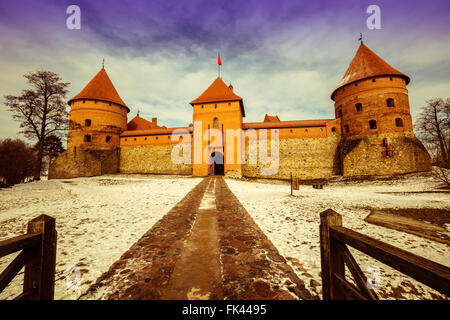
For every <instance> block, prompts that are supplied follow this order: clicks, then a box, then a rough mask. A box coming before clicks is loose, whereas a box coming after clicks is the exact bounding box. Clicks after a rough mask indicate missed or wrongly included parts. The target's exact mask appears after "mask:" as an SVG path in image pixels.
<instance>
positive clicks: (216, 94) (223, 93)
mask: <svg viewBox="0 0 450 320" xmlns="http://www.w3.org/2000/svg"><path fill="white" fill-rule="evenodd" d="M226 101H239V103H240V106H241V110H242V116H244V117H245V110H244V104H243V102H242V98H241V97H239V96H238V95H236V94H235V93H234V92H233V90H232V89H231V88H230V87H229V86H227V85H226V84H225V82H223V81H222V79H221V78H217V79H216V80H214V82H213V83H212V84H211V85H210V86H209V87H208V89H206V90H205V91H204V92H203V93H202V94H201V95H200V97H198V98H197V99H195V100H192V101H191V102H190V104H191V105H194V104H201V103H211V102H226Z"/></svg>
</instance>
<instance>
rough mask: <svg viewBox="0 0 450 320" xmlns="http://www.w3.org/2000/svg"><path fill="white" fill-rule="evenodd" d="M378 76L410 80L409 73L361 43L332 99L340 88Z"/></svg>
mask: <svg viewBox="0 0 450 320" xmlns="http://www.w3.org/2000/svg"><path fill="white" fill-rule="evenodd" d="M376 76H401V77H403V78H404V79H405V81H406V84H408V83H409V81H410V79H409V77H408V76H407V75H405V74H403V73H401V72H400V71H398V70H397V69H394V68H393V67H392V66H390V65H389V64H388V63H387V62H386V61H384V60H383V59H381V58H380V57H379V56H378V55H377V54H376V53H375V52H373V51H372V50H370V49H369V48H368V47H367V46H366V45H364V44H362V43H361V45H360V46H359V49H358V51H357V52H356V55H355V57H354V58H353V60H352V61H351V62H350V65H349V67H348V69H347V71H346V72H345V74H344V77H343V78H342V80H341V82H340V83H339V84H338V86H337V87H336V89H334V91H333V93H332V94H331V99H332V100H334V94H335V93H336V91H337V90H338V89H339V88H341V87H343V86H345V85H347V84H349V83H352V82H355V81H358V80H362V79H366V78H371V77H376Z"/></svg>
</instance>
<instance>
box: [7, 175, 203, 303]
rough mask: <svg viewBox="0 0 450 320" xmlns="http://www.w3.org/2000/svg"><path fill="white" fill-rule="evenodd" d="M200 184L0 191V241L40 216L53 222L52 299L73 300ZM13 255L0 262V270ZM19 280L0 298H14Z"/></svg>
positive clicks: (135, 182) (152, 182)
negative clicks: (56, 240)
mask: <svg viewBox="0 0 450 320" xmlns="http://www.w3.org/2000/svg"><path fill="white" fill-rule="evenodd" d="M201 180H202V179H201V178H192V177H185V176H145V175H110V176H101V177H93V178H77V179H70V180H50V181H39V182H32V183H27V184H20V185H16V186H14V187H12V188H8V189H0V240H3V239H7V238H10V237H13V236H16V235H20V234H23V233H25V231H26V224H27V222H28V221H29V220H31V219H33V218H35V217H37V216H39V215H40V214H47V215H49V216H52V217H54V218H56V229H57V231H58V243H57V257H56V283H55V299H76V298H78V296H79V295H80V294H81V293H82V292H84V291H85V290H86V289H87V288H88V287H89V285H90V284H91V283H93V282H95V280H96V279H97V278H98V277H99V276H100V275H101V274H102V273H103V272H105V271H107V270H108V268H109V267H110V265H111V264H112V263H113V262H115V261H116V260H117V259H118V258H119V257H120V256H121V255H122V254H123V253H124V252H125V251H126V250H127V249H128V248H129V247H130V246H131V245H132V244H133V243H134V242H136V241H137V240H138V239H139V238H140V237H141V236H142V235H143V234H144V233H145V232H146V231H147V230H149V229H150V228H151V227H152V226H153V224H154V223H155V222H156V221H158V220H159V219H160V218H161V217H162V216H163V215H164V214H166V213H167V212H168V211H169V210H170V209H171V208H172V207H173V206H174V205H175V204H176V203H177V202H179V201H180V200H181V199H182V198H183V197H184V196H185V195H186V194H187V193H188V192H189V191H190V190H191V189H192V188H193V187H194V186H195V185H196V184H197V183H199V182H200V181H201ZM14 256H15V255H10V256H7V257H3V258H0V272H1V271H2V270H4V269H5V267H6V266H7V265H8V264H9V262H10V261H11V260H12V259H13V258H14ZM73 266H77V267H78V270H79V273H80V275H81V286H80V287H79V288H78V289H77V288H76V286H75V287H74V286H70V284H76V280H75V281H72V282H69V288H68V285H67V284H68V282H67V280H68V275H69V273H68V272H67V270H68V269H70V268H71V267H73ZM74 270H77V269H74ZM76 273H77V271H75V272H74V273H72V277H74V276H76ZM75 279H76V278H75ZM22 281H23V270H22V271H21V274H19V275H18V276H16V278H15V279H14V280H13V282H12V283H10V284H9V286H8V287H7V288H6V289H5V290H4V291H3V292H2V294H1V295H0V299H11V298H13V297H15V296H17V295H18V294H19V293H20V292H21V285H22Z"/></svg>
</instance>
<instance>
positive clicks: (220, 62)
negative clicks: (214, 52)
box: [217, 53, 222, 66]
mask: <svg viewBox="0 0 450 320" xmlns="http://www.w3.org/2000/svg"><path fill="white" fill-rule="evenodd" d="M217 63H218V64H219V66H221V65H222V61H220V53H219V56H218V58H217Z"/></svg>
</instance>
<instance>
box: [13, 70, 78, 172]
mask: <svg viewBox="0 0 450 320" xmlns="http://www.w3.org/2000/svg"><path fill="white" fill-rule="evenodd" d="M24 77H25V78H27V80H28V81H27V82H28V84H29V85H30V86H31V87H32V88H31V89H25V90H23V91H22V94H21V95H20V96H12V95H7V96H5V99H6V103H5V104H6V106H7V107H8V108H9V111H11V112H12V113H13V119H14V120H16V121H19V122H20V127H21V128H23V130H22V131H21V132H20V133H22V134H24V135H25V137H27V138H29V139H31V140H34V141H37V150H38V160H37V167H36V173H35V179H37V180H39V179H40V177H41V170H42V158H43V156H44V150H45V142H46V141H47V140H48V139H47V138H48V137H49V136H50V135H53V136H62V135H63V134H64V133H65V131H66V130H67V127H68V118H69V113H68V112H67V110H66V103H65V98H66V94H67V87H68V86H69V83H67V82H62V79H61V78H60V76H59V75H57V74H56V73H53V72H50V71H37V72H35V73H28V74H25V75H24Z"/></svg>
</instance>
